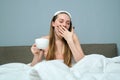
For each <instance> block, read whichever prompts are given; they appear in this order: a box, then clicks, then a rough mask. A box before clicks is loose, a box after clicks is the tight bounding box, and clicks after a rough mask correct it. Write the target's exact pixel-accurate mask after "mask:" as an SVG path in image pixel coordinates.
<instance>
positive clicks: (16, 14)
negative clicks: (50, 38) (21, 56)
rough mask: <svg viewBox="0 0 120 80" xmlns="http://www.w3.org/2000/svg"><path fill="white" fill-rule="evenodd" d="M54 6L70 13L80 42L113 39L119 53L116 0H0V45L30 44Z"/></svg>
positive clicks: (119, 11)
mask: <svg viewBox="0 0 120 80" xmlns="http://www.w3.org/2000/svg"><path fill="white" fill-rule="evenodd" d="M58 10H67V11H69V12H70V13H71V15H72V20H73V25H74V26H75V32H76V33H77V34H78V37H79V39H80V41H81V43H117V46H118V50H119V55H120V36H119V35H120V0H71V1H68V0H0V46H19V45H32V44H33V43H34V39H35V38H38V37H41V36H43V35H47V34H48V33H49V24H50V20H51V18H52V16H53V14H54V12H56V11H58Z"/></svg>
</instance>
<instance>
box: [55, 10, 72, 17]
mask: <svg viewBox="0 0 120 80" xmlns="http://www.w3.org/2000/svg"><path fill="white" fill-rule="evenodd" d="M62 12H64V13H67V14H68V15H69V16H70V18H72V17H71V14H70V13H69V12H67V11H57V12H55V14H54V16H56V15H58V14H59V13H62Z"/></svg>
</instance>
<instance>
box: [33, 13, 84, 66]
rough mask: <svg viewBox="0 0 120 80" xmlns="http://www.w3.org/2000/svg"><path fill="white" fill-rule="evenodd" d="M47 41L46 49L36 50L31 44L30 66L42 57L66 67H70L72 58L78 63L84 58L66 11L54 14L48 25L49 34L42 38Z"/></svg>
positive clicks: (69, 16)
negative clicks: (62, 62) (62, 63)
mask: <svg viewBox="0 0 120 80" xmlns="http://www.w3.org/2000/svg"><path fill="white" fill-rule="evenodd" d="M42 38H46V39H48V40H49V46H48V47H47V48H46V49H44V50H43V49H38V48H37V47H36V44H33V45H32V47H31V51H32V53H33V55H34V58H33V60H32V63H31V66H34V65H35V64H37V63H38V62H40V61H42V56H44V57H45V59H46V60H55V59H60V60H63V61H64V63H65V64H66V65H67V66H69V67H70V66H72V65H71V64H72V58H73V59H74V61H75V62H78V61H79V60H80V59H82V58H83V57H84V53H83V51H82V49H81V46H80V42H79V40H78V37H77V35H76V34H75V32H74V29H73V27H72V21H71V14H70V13H69V12H67V11H58V12H56V13H55V14H54V16H53V18H52V20H51V24H50V34H49V35H48V36H44V37H42Z"/></svg>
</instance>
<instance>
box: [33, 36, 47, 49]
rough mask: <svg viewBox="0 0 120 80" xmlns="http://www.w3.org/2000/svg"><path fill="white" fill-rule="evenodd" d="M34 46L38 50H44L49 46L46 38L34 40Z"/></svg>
mask: <svg viewBox="0 0 120 80" xmlns="http://www.w3.org/2000/svg"><path fill="white" fill-rule="evenodd" d="M35 44H36V46H37V48H38V49H46V48H47V47H48V44H49V40H48V39H46V38H37V39H35Z"/></svg>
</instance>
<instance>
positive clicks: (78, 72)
mask: <svg viewBox="0 0 120 80" xmlns="http://www.w3.org/2000/svg"><path fill="white" fill-rule="evenodd" d="M0 80H120V56H118V57H114V58H106V57H104V56H102V55H96V54H92V55H88V56H85V57H84V58H83V59H82V60H80V61H79V62H78V63H76V64H75V65H74V66H73V67H71V68H69V67H67V66H66V65H65V64H64V63H63V61H62V60H51V61H43V62H40V63H38V64H36V65H35V66H34V67H30V66H29V65H27V64H23V63H9V64H5V65H1V66H0Z"/></svg>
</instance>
